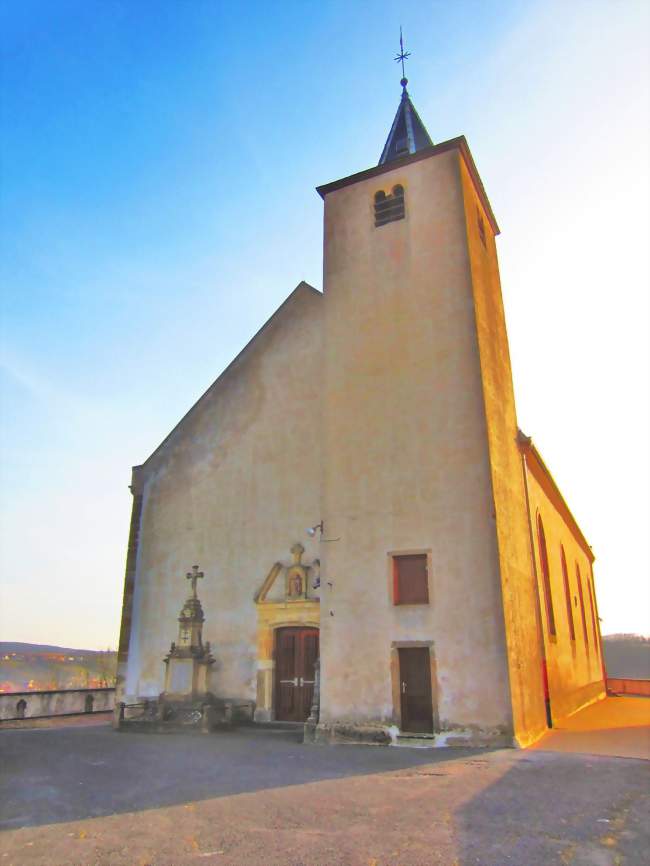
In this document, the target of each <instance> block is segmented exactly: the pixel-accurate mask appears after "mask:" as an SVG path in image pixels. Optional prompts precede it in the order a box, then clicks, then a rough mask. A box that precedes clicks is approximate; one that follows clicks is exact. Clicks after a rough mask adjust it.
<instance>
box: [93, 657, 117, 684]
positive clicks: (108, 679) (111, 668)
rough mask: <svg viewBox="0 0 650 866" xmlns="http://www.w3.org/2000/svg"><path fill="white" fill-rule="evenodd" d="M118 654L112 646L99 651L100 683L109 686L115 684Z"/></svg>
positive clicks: (98, 668)
mask: <svg viewBox="0 0 650 866" xmlns="http://www.w3.org/2000/svg"><path fill="white" fill-rule="evenodd" d="M116 664H117V655H116V653H114V652H113V650H112V649H111V648H110V647H107V648H106V650H105V651H103V652H99V653H97V670H98V673H99V677H98V678H99V682H100V685H101V686H103V687H104V688H109V687H112V686H114V685H115V673H116Z"/></svg>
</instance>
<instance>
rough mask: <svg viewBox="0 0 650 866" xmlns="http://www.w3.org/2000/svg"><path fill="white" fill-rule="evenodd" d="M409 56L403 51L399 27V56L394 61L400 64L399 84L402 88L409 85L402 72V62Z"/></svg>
mask: <svg viewBox="0 0 650 866" xmlns="http://www.w3.org/2000/svg"><path fill="white" fill-rule="evenodd" d="M410 56H411V52H410V51H404V40H403V38H402V28H401V27H400V29H399V54H398V55H397V57H396V58H395V60H396V61H397V63H401V64H402V80H401V81H400V84H401V85H402V87H406V85H407V84H408V83H409V82H408V78H407V77H406V73H405V72H404V61H405V60H408V59H409V57H410Z"/></svg>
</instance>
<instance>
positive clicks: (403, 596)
mask: <svg viewBox="0 0 650 866" xmlns="http://www.w3.org/2000/svg"><path fill="white" fill-rule="evenodd" d="M393 603H394V604H429V568H428V563H427V555H426V553H409V554H400V555H394V556H393Z"/></svg>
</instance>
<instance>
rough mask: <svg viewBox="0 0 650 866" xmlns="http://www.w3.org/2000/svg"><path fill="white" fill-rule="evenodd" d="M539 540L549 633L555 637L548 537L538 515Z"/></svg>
mask: <svg viewBox="0 0 650 866" xmlns="http://www.w3.org/2000/svg"><path fill="white" fill-rule="evenodd" d="M537 538H538V543H539V559H540V562H541V565H542V586H543V589H544V605H545V607H546V620H547V622H548V633H549V634H550V635H555V634H556V631H555V615H554V613H553V596H552V595H551V573H550V571H549V567H548V552H547V550H546V535H545V534H544V524H543V523H542V518H541V517H540V516H539V514H538V515H537Z"/></svg>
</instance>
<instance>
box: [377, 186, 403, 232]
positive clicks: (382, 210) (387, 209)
mask: <svg viewBox="0 0 650 866" xmlns="http://www.w3.org/2000/svg"><path fill="white" fill-rule="evenodd" d="M404 213H405V209H404V187H403V186H401V184H396V185H395V186H394V187H393V190H392V192H391V193H390V194H389V195H386V193H385V192H384V191H383V190H381V189H380V190H379V191H378V192H376V193H375V228H378V227H379V226H384V225H386V223H392V222H395V220H403V219H404Z"/></svg>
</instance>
